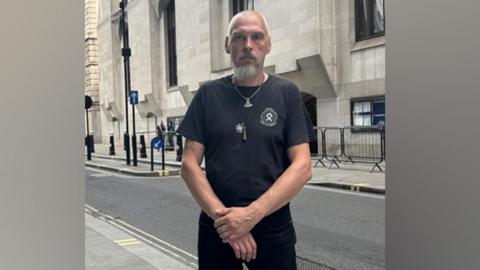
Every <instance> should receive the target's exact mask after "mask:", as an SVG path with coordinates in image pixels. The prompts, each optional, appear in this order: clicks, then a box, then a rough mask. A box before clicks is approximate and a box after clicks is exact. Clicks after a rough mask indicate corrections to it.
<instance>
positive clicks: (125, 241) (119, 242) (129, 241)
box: [113, 238, 142, 246]
mask: <svg viewBox="0 0 480 270" xmlns="http://www.w3.org/2000/svg"><path fill="white" fill-rule="evenodd" d="M113 242H114V243H115V244H117V245H119V246H129V245H138V244H141V243H142V242H140V241H138V240H137V239H135V238H128V239H121V240H115V241H113Z"/></svg>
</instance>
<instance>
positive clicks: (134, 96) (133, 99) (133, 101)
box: [129, 90, 138, 105]
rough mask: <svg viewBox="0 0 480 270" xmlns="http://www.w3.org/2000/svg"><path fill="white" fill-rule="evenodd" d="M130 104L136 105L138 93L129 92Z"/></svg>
mask: <svg viewBox="0 0 480 270" xmlns="http://www.w3.org/2000/svg"><path fill="white" fill-rule="evenodd" d="M129 95H130V104H132V105H133V104H138V91H137V90H130V94H129Z"/></svg>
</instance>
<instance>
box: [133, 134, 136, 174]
mask: <svg viewBox="0 0 480 270" xmlns="http://www.w3.org/2000/svg"><path fill="white" fill-rule="evenodd" d="M132 152H133V166H137V136H136V135H135V134H134V135H132Z"/></svg>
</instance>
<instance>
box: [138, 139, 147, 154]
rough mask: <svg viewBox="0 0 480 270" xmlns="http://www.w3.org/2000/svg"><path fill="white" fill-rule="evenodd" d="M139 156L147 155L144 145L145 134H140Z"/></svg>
mask: <svg viewBox="0 0 480 270" xmlns="http://www.w3.org/2000/svg"><path fill="white" fill-rule="evenodd" d="M140 145H141V147H140V157H141V158H146V157H147V146H146V145H145V136H144V135H140Z"/></svg>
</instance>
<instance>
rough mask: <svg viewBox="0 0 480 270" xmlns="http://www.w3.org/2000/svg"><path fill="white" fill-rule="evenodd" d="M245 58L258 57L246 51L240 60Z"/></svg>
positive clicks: (253, 58)
mask: <svg viewBox="0 0 480 270" xmlns="http://www.w3.org/2000/svg"><path fill="white" fill-rule="evenodd" d="M243 59H252V60H256V57H255V56H254V55H252V54H250V53H244V54H242V55H240V60H243Z"/></svg>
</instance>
